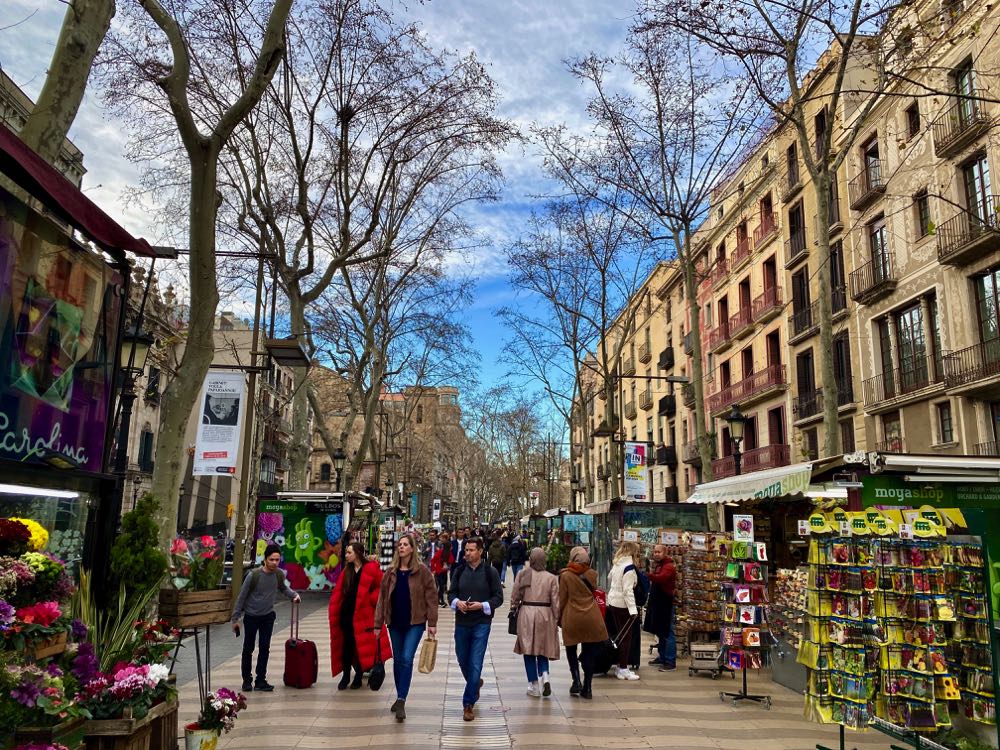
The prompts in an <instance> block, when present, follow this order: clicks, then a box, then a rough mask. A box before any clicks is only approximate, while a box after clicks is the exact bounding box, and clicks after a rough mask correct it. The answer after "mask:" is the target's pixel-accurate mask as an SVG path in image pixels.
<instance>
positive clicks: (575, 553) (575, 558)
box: [566, 547, 590, 575]
mask: <svg viewBox="0 0 1000 750" xmlns="http://www.w3.org/2000/svg"><path fill="white" fill-rule="evenodd" d="M589 567H590V555H589V554H587V550H585V549H584V548H583V547H574V548H573V549H571V550H570V551H569V564H568V565H567V566H566V570H569V571H571V572H573V573H576V574H577V575H581V574H582V573H585V572H586V571H587V569H588V568H589Z"/></svg>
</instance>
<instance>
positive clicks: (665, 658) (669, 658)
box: [656, 608, 677, 666]
mask: <svg viewBox="0 0 1000 750" xmlns="http://www.w3.org/2000/svg"><path fill="white" fill-rule="evenodd" d="M672 609H673V608H671V615H670V631H669V632H668V633H667V635H666V636H660V637H659V638H658V639H657V641H656V652H657V655H658V657H659V660H660V663H661V664H669V665H670V666H676V664H677V634H676V633H675V632H674V616H673V611H672Z"/></svg>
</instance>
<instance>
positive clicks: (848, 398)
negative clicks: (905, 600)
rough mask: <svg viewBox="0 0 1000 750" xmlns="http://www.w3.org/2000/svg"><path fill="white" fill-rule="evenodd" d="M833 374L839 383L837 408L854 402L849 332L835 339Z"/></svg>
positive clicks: (838, 335)
mask: <svg viewBox="0 0 1000 750" xmlns="http://www.w3.org/2000/svg"><path fill="white" fill-rule="evenodd" d="M833 374H834V378H836V381H837V406H846V405H847V404H849V403H851V402H852V401H854V392H853V380H852V378H853V373H852V371H851V343H850V339H849V338H848V335H847V331H844V332H842V333H839V334H837V335H836V336H834V337H833Z"/></svg>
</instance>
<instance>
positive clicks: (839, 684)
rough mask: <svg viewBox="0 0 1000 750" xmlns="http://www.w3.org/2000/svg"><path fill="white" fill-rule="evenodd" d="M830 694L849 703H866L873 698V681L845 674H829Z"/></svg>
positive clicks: (869, 677)
mask: <svg viewBox="0 0 1000 750" xmlns="http://www.w3.org/2000/svg"><path fill="white" fill-rule="evenodd" d="M830 694H831V695H833V696H835V697H837V698H845V699H847V700H850V701H868V700H870V699H871V698H874V697H875V679H874V678H873V677H871V676H868V677H865V676H862V675H853V674H848V673H847V672H831V673H830Z"/></svg>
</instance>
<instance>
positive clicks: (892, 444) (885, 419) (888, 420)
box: [879, 411, 903, 453]
mask: <svg viewBox="0 0 1000 750" xmlns="http://www.w3.org/2000/svg"><path fill="white" fill-rule="evenodd" d="M879 448H881V449H882V450H883V451H884V452H886V453H902V452H903V424H902V422H900V420H899V412H898V411H894V412H890V413H889V414H883V415H882V444H881V445H880V446H879Z"/></svg>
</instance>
